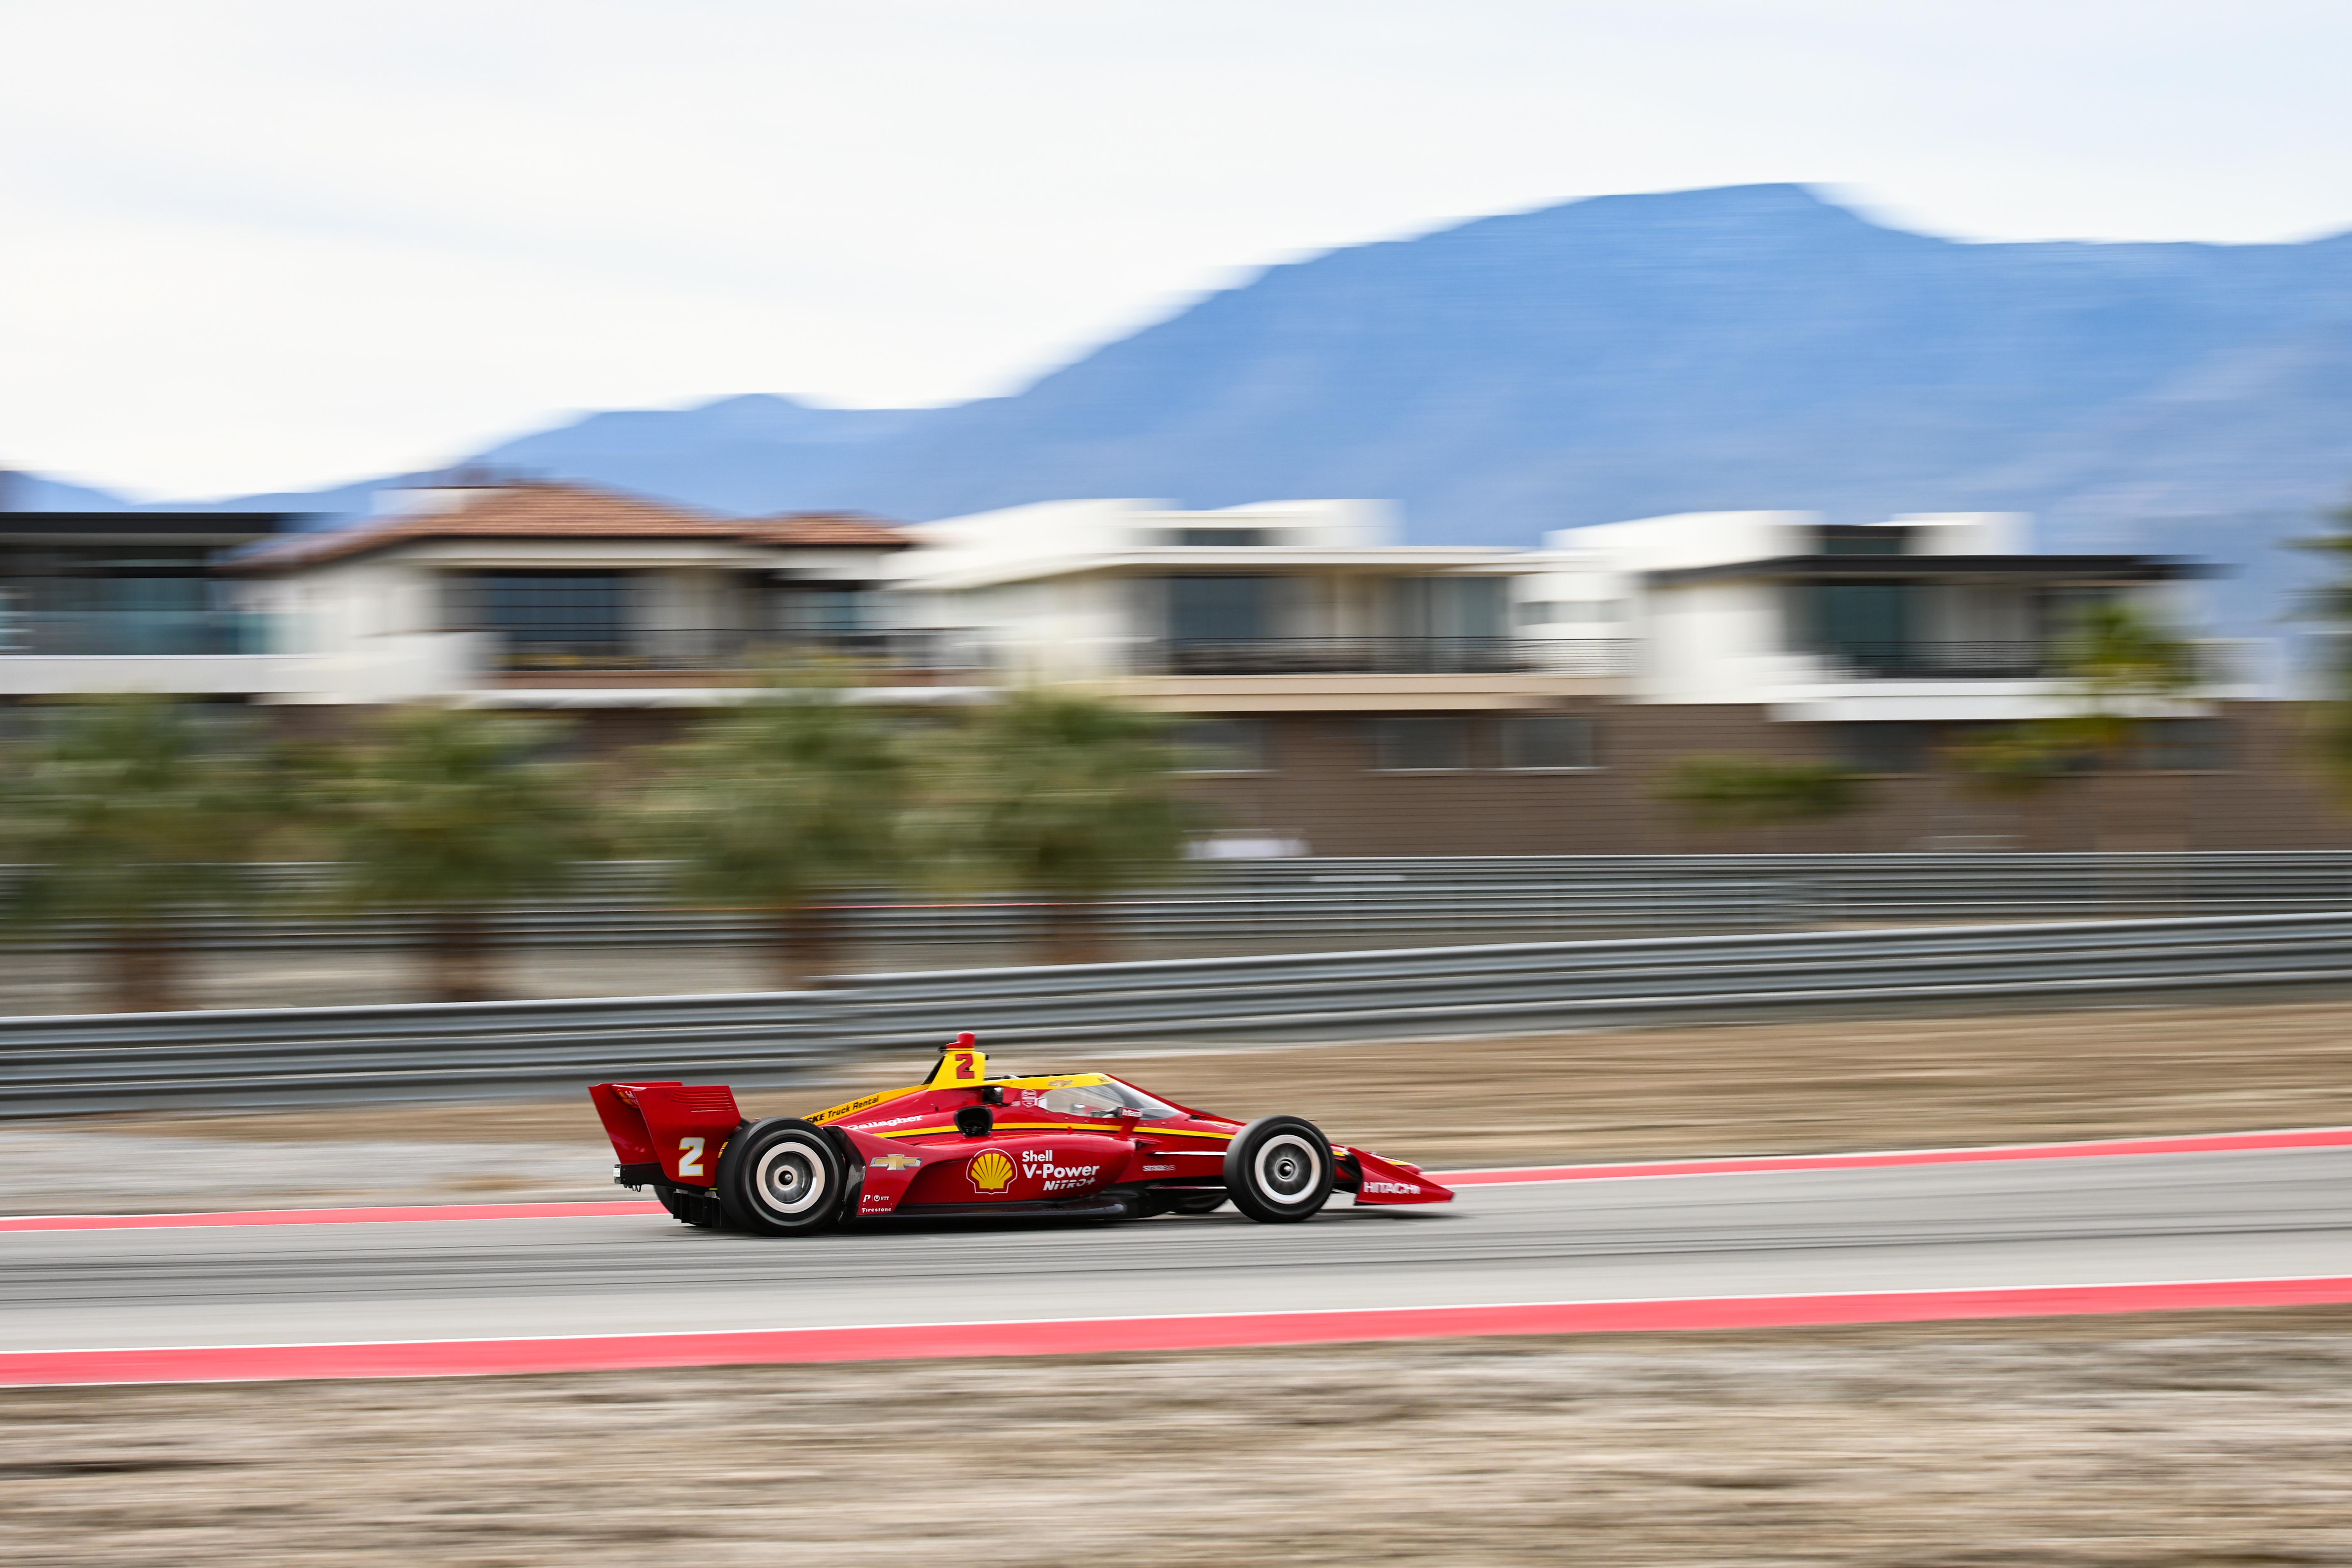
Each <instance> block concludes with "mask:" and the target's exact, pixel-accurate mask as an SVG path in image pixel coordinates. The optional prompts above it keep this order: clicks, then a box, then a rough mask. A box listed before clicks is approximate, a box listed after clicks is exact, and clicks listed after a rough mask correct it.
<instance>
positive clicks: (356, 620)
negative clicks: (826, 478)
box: [235, 480, 915, 706]
mask: <svg viewBox="0 0 2352 1568" xmlns="http://www.w3.org/2000/svg"><path fill="white" fill-rule="evenodd" d="M914 542H915V541H914V539H913V537H912V536H911V535H909V534H907V533H905V532H902V531H899V530H898V529H896V528H893V527H891V526H890V525H889V524H887V523H886V522H883V521H878V520H877V519H874V518H870V517H863V516H858V515H856V514H852V513H843V512H815V513H804V514H790V515H784V516H777V517H755V518H730V517H720V516H718V515H716V514H713V513H709V512H703V511H698V510H692V509H690V508H687V507H681V506H677V505H675V504H673V503H671V502H667V501H661V500H653V499H650V498H647V497H643V496H633V495H625V494H622V493H620V492H618V491H614V490H608V489H598V488H595V487H593V486H588V485H577V484H561V483H553V482H549V481H544V480H518V481H499V482H490V483H481V484H454V485H449V486H445V487H441V488H436V489H411V490H404V491H400V492H397V493H395V494H394V496H393V497H392V498H391V500H390V501H389V503H388V504H387V505H386V506H385V508H384V510H383V513H382V515H380V516H377V517H374V518H372V519H369V520H368V521H364V522H362V523H360V524H358V525H356V526H353V527H350V528H345V529H339V530H336V531H332V532H325V533H315V534H308V535H304V536H301V537H299V538H292V539H285V540H280V541H277V542H272V543H271V544H269V545H268V546H267V547H265V548H263V549H261V550H258V551H256V552H251V553H249V554H247V556H246V557H245V558H244V559H243V560H241V561H239V562H238V563H236V567H235V570H236V573H237V574H239V575H240V576H241V577H243V578H244V579H245V580H246V582H247V594H248V595H249V597H250V600H251V602H252V604H253V605H255V607H257V608H258V609H260V610H261V611H263V612H264V613H266V614H268V615H269V616H273V617H274V618H275V620H276V622H277V624H278V626H280V627H281V628H283V640H284V641H285V643H286V644H287V645H288V646H289V647H292V648H294V649H295V650H297V651H299V652H301V653H303V654H307V655H310V656H312V657H313V658H322V659H324V660H326V661H327V662H328V664H330V665H340V666H341V667H342V668H347V669H349V670H350V671H352V676H351V678H350V679H346V680H343V681H341V682H340V683H339V684H337V685H336V686H335V688H334V689H333V690H331V691H322V692H321V693H320V700H330V701H347V702H348V701H362V702H365V701H379V700H387V699H397V698H403V697H412V696H425V695H450V694H457V695H461V696H465V697H467V699H468V700H497V701H499V702H501V703H503V704H507V705H548V706H556V705H562V706H595V705H598V704H599V703H601V704H604V705H609V706H621V705H646V704H649V703H656V702H665V701H674V700H676V699H675V697H674V696H673V697H662V696H659V695H657V694H659V693H664V692H667V693H673V694H675V693H677V692H681V691H688V690H696V689H706V688H713V687H719V686H726V685H729V684H740V682H741V681H742V680H743V679H748V675H747V673H746V672H748V671H750V670H751V669H753V668H757V667H758V666H759V665H761V664H762V663H764V662H769V661H772V660H777V659H789V658H803V657H806V656H808V655H811V654H824V655H828V656H832V657H835V658H844V659H847V660H851V661H853V662H857V663H861V664H864V665H867V666H875V665H889V664H892V663H894V662H898V661H903V660H904V659H905V658H907V657H908V650H907V642H908V639H907V637H905V636H904V635H903V634H901V633H900V631H899V629H898V627H897V626H895V625H894V621H893V612H892V610H891V607H890V604H891V601H890V600H889V599H888V598H887V596H886V595H885V594H884V593H883V591H882V587H883V579H884V577H885V576H886V574H885V572H884V570H883V563H884V562H885V561H886V560H887V558H888V557H889V556H890V555H892V554H894V553H896V552H899V551H902V550H905V549H907V548H908V547H909V546H910V545H912V544H913V543H914ZM532 693H538V694H541V695H540V696H533V695H531V694H532ZM559 694H562V695H559ZM589 694H595V695H593V696H591V695H589Z"/></svg>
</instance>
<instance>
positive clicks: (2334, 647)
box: [2294, 507, 2352, 805]
mask: <svg viewBox="0 0 2352 1568" xmlns="http://www.w3.org/2000/svg"><path fill="white" fill-rule="evenodd" d="M2327 521H2328V523H2329V525H2330V526H2329V528H2328V531H2326V532H2325V533H2322V534H2320V535H2318V536H2317V537H2315V538H2312V539H2301V540H2296V541H2295V542H2294V546H2295V548H2296V549H2299V550H2306V551H2310V552H2313V553H2314V554H2316V555H2319V556H2322V557H2323V558H2325V560H2326V564H2327V570H2328V576H2327V577H2326V580H2325V581H2323V582H2321V583H2319V584H2316V585H2315V586H2313V587H2311V588H2308V589H2306V590H2305V591H2304V593H2303V595H2302V597H2301V603H2300V604H2298V605H2296V609H2295V613H2296V614H2297V616H2300V617H2301V618H2302V619H2304V620H2307V621H2311V622H2313V623H2315V624H2316V625H2318V626H2320V627H2321V628H2322V631H2323V633H2324V635H2325V638H2326V640H2325V642H2324V643H2323V645H2322V646H2323V647H2325V648H2326V662H2327V669H2326V679H2327V689H2326V697H2325V698H2324V699H2323V700H2321V701H2320V702H2318V703H2317V704H2315V713H2314V715H2313V724H2312V735H2311V742H2312V749H2313V751H2314V752H2315V754H2316V757H2317V760H2318V762H2319V764H2320V766H2321V768H2322V770H2323V771H2324V772H2325V773H2326V776H2327V779H2328V782H2329V784H2331V785H2332V786H2333V788H2334V791H2335V794H2336V798H2337V800H2338V801H2339V802H2341V803H2343V804H2346V805H2352V507H2345V508H2343V509H2341V510H2336V511H2334V512H2330V513H2329V514H2328V517H2327Z"/></svg>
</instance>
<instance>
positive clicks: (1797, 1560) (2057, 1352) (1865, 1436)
mask: <svg viewBox="0 0 2352 1568" xmlns="http://www.w3.org/2000/svg"><path fill="white" fill-rule="evenodd" d="M2347 1329H2352V1310H2339V1309H2311V1310H2300V1311H2284V1312H2248V1313H2234V1314H2233V1313H2203V1314H2182V1315H2179V1316H2177V1317H2167V1316H2156V1317H2149V1318H2145V1319H2105V1320H2077V1321H2040V1322H2032V1323H2008V1324H1948V1325H1913V1326H1905V1327H1898V1328H1880V1329H1869V1328H1864V1329H1832V1330H1803V1331H1786V1332H1780V1333H1776V1334H1771V1335H1759V1334H1719V1335H1718V1334H1694V1335H1689V1336H1681V1337H1677V1336H1668V1335H1646V1336H1626V1337H1618V1338H1595V1339H1584V1340H1565V1339H1555V1340H1528V1341H1506V1340H1483V1341H1456V1342H1436V1343H1422V1344H1410V1345H1379V1346H1361V1347H1346V1348H1339V1349H1329V1348H1320V1349H1314V1350H1297V1351H1253V1352H1215V1353H1193V1354H1187V1355H1162V1356H1137V1357H1073V1358H1070V1359H1068V1360H1035V1361H994V1362H988V1361H971V1362H902V1363H868V1364H864V1365H852V1366H829V1367H761V1368H719V1369H712V1370H705V1371H688V1372H657V1373H600V1374H593V1375H567V1376H546V1377H519V1378H482V1379H472V1380H453V1381H437V1380H436V1381H426V1382H410V1383H345V1384H276V1385H254V1386H250V1387H236V1386H214V1387H202V1386H198V1387H173V1388H121V1389H63V1390H44V1391H37V1392H21V1393H16V1394H4V1395H0V1543H5V1552H6V1557H7V1560H8V1561H9V1562H10V1563H12V1564H13V1565H15V1568H50V1565H53V1564H54V1565H57V1568H66V1565H68V1564H70V1565H71V1568H184V1565H187V1564H195V1563H205V1564H210V1563H227V1564H236V1565H237V1568H268V1565H272V1564H290V1563H304V1564H307V1563H320V1564H329V1563H331V1564H361V1565H365V1564H374V1563H383V1564H395V1563H397V1564H402V1565H404V1568H407V1565H413V1564H433V1565H436V1568H494V1565H495V1568H542V1565H552V1564H573V1563H593V1564H604V1563H694V1564H698V1565H701V1568H736V1565H745V1568H749V1565H753V1564H759V1565H766V1564H778V1565H786V1564H789V1565H791V1568H835V1565H841V1568H866V1565H869V1564H870V1565H875V1568H883V1565H887V1568H903V1565H904V1564H907V1563H915V1562H925V1563H930V1562H947V1563H961V1564H973V1565H978V1568H999V1565H1003V1568H1060V1565H1062V1564H1075V1563H1121V1564H1132V1565H1135V1568H1163V1565H1164V1568H1193V1565H1200V1568H1208V1565H1212V1564H1213V1565H1216V1568H1236V1565H1243V1568H1254V1565H1257V1564H1271V1563H1307V1564H1351V1565H1352V1564H1363V1563H1381V1564H1408V1565H1420V1564H1428V1565H1431V1568H1441V1565H1442V1568H1465V1565H1467V1568H1517V1565H1519V1564H1527V1565H1529V1568H1534V1565H1538V1564H1541V1565H1544V1568H1553V1565H1556V1564H1560V1563H1590V1564H1601V1565H1614V1564H1659V1565H1671V1568H1714V1565H1717V1564H1721V1565H1724V1568H1733V1565H1738V1568H1756V1565H1759V1564H1761V1565H1769V1564H1783V1563H1786V1564H1806V1565H1821V1564H1831V1565H1839V1568H1843V1565H1853V1568H1991V1565H1996V1564H1997V1565H2003V1568H2007V1565H2019V1568H2023V1565H2029V1564H2030V1565H2033V1568H2091V1565H2101V1568H2104V1565H2113V1568H2222V1565H2231V1568H2240V1565H2251V1564H2288V1563H2293V1564H2327V1563H2352V1334H2347Z"/></svg>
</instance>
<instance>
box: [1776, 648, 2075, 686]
mask: <svg viewBox="0 0 2352 1568" xmlns="http://www.w3.org/2000/svg"><path fill="white" fill-rule="evenodd" d="M1817 652H1818V653H1819V655H1820V657H1821V658H1825V659H1827V660H1829V661H1830V662H1831V663H1832V664H1838V665H1843V666H1844V667H1845V668H1848V669H1850V670H1852V671H1853V673H1855V674H1857V675H1861V676H1865V677H1870V678H1874V679H1898V680H2030V679H2035V678H2036V677H2040V676H2044V675H2048V674H2050V673H2051V665H2052V660H2051V652H2050V647H2049V645H2048V644H2046V643H2041V642H1850V643H1840V644H1837V645H1835V646H1834V647H1824V648H1821V649H1818V650H1817Z"/></svg>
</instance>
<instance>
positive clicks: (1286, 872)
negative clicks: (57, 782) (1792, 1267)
mask: <svg viewBox="0 0 2352 1568" xmlns="http://www.w3.org/2000/svg"><path fill="white" fill-rule="evenodd" d="M324 879H325V868H322V867H317V866H300V865H287V866H274V867H268V868H262V883H263V886H262V888H261V889H260V890H261V891H262V892H263V893H264V894H265V895H266V900H265V901H264V902H263V903H262V904H260V905H259V906H258V907H257V909H255V910H240V911H229V910H220V911H199V912H194V913H192V914H191V915H190V916H188V917H187V918H186V919H185V920H184V921H182V922H180V923H181V927H182V929H183V931H184V932H185V934H186V935H187V937H188V939H189V940H190V941H191V942H194V944H196V945H198V946H203V947H211V948H217V949H225V950H236V949H252V948H266V949H283V948H297V947H299V948H311V949H357V948H372V947H384V946H391V945H396V944H401V943H406V942H413V941H414V940H415V938H416V936H417V935H418V933H419V931H420V928H421V922H420V921H418V920H416V919H415V918H412V917H407V916H403V915H400V914H397V913H370V914H354V915H342V916H338V915H332V914H330V913H327V912H325V911H323V910H320V909H317V908H315V907H310V908H306V907H305V899H306V896H308V895H311V894H314V893H315V892H316V890H317V889H319V888H320V886H321V885H322V884H323V881H324ZM660 880H661V868H660V867H659V866H657V865H655V864H653V863H650V862H645V861H615V862H606V863H602V864H599V865H596V866H593V867H590V868H587V869H586V870H585V872H584V873H583V877H582V879H581V881H580V883H579V885H578V887H577V888H576V889H575V890H574V891H573V892H572V894H571V895H569V896H567V897H564V898H561V899H552V900H542V901H540V902H537V903H534V904H532V905H530V906H528V907H525V908H519V909H514V910H505V911H501V912H499V914H497V915H496V916H495V917H493V919H492V920H491V921H490V929H491V931H492V932H493V934H494V935H496V936H497V937H498V938H499V939H501V940H503V941H506V942H511V943H516V944H521V945H546V946H596V945H604V944H619V943H628V944H633V945H634V944H646V943H655V944H677V945H693V944H702V943H717V942H743V941H750V940H757V939H758V938H759V936H760V934H761V923H760V921H759V919H758V918H757V917H756V916H755V915H753V914H751V913H750V912H746V911H713V910H693V909H685V908H680V907H677V906H676V905H671V904H666V903H664V902H663V901H662V900H661V896H660ZM2340 909H2352V853H2343V852H2338V851H2286V852H2273V853H2231V852H2213V851H2206V852H2193V853H2183V854H2170V855H2168V854H2108V855H2099V854H2049V855H2043V854H2022V853H2015V852H1998V853H1937V854H1909V855H1560V856H1493V857H1464V858H1452V857H1428V858H1404V857H1398V858H1298V859H1285V860H1243V861H1213V862H1207V863H1204V864H1203V865H1202V868H1201V869H1200V871H1199V874H1198V875H1197V876H1196V877H1195V879H1193V880H1192V883H1191V884H1189V885H1187V886H1183V887H1179V888H1172V889H1162V890H1158V891H1153V892H1147V893H1141V894H1138V895H1135V896H1132V897H1128V898H1122V899H1118V900H1112V901H1111V902H1110V903H1109V904H1108V905H1107V906H1106V908H1105V911H1104V913H1105V918H1106V921H1107V922H1108V926H1109V929H1110V930H1112V931H1114V932H1116V933H1118V935H1120V936H1123V937H1126V938H1128V939H1130V940H1140V941H1158V940H1192V941H1202V942H1220V941H1234V940H1239V939H1248V940H1251V941H1260V942H1263V941H1270V940H1281V939H1284V938H1292V937H1295V938H1298V939H1301V940H1307V939H1313V938H1318V937H1328V936H1330V935H1334V934H1337V935H1343V936H1344V935H1358V936H1368V935H1372V934H1375V933H1378V934H1381V935H1384V936H1396V937H1410V936H1428V935H1432V934H1435V935H1444V934H1446V933H1461V934H1462V935H1464V936H1465V937H1469V938H1472V939H1474V940H1475V939H1478V938H1484V937H1489V936H1493V935H1496V934H1509V935H1513V936H1527V937H1538V938H1540V937H1553V936H1558V937H1568V936H1573V935H1576V934H1579V933H1602V932H1609V933H1624V932H1643V931H1702V930H1768V929H1797V928H1802V927H1807V926H1822V925H1832V924H1841V923H1849V924H1850V923H1857V922H1866V921H1901V920H1933V921H1979V920H2000V919H2012V918H2013V919H2066V918H2082V917H2084V916H2095V917H2107V918H2118V919H2120V918H2126V917H2162V916H2200V915H2229V914H2273V913H2276V914H2284V913H2294V912H2296V911H2302V910H2340ZM1037 913H1038V906H1037V904H1036V902H1035V901H1034V900H1026V899H1021V898H1013V897H1004V896H995V897H983V898H974V899H970V900H956V901H946V900H926V899H922V898H920V897H909V896H906V895H897V896H893V895H890V894H887V893H881V892H877V893H875V894H873V895H871V896H866V897H860V898H857V899H854V900H846V901H845V904H844V905H843V906H842V917H843V918H842V925H843V928H844V934H845V936H846V937H847V938H849V939H850V940H853V941H857V942H871V943H877V944H892V943H897V944H906V943H917V942H919V943H923V944H926V945H933V944H951V943H958V942H971V943H986V942H1018V941H1020V940H1023V939H1024V937H1026V936H1028V935H1029V934H1030V933H1031V932H1032V931H1033V930H1034V922H1035V920H1036V917H1037ZM0 940H5V939H0ZM16 942H19V943H20V944H21V945H23V946H26V947H32V948H51V949H54V948H58V947H64V948H79V947H87V946H89V945H90V944H91V936H90V933H89V932H88V931H81V930H77V929H75V928H72V927H67V928H63V929H61V930H58V931H49V932H41V933H35V934H33V935H30V936H26V937H20V938H17V939H16Z"/></svg>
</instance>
